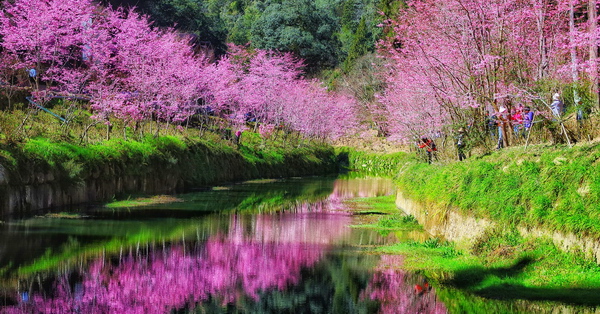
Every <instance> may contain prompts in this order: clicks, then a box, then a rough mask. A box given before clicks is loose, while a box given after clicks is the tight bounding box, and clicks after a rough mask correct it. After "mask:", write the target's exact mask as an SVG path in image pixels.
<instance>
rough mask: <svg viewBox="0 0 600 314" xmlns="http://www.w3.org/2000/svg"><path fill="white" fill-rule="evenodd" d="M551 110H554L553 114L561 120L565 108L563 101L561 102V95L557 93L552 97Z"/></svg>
mask: <svg viewBox="0 0 600 314" xmlns="http://www.w3.org/2000/svg"><path fill="white" fill-rule="evenodd" d="M550 109H552V113H553V114H554V116H555V117H556V118H559V117H560V116H561V115H562V114H563V110H564V107H563V103H562V101H560V95H559V94H558V93H555V94H554V95H553V96H552V103H551V104H550Z"/></svg>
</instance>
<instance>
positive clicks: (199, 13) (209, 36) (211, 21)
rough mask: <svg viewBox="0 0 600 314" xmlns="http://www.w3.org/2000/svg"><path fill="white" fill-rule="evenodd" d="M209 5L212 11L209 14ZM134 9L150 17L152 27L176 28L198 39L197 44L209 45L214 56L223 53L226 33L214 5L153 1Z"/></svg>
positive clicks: (186, 0)
mask: <svg viewBox="0 0 600 314" xmlns="http://www.w3.org/2000/svg"><path fill="white" fill-rule="evenodd" d="M211 4H212V5H213V10H210V9H211V8H210V6H211ZM136 6H137V7H138V10H141V11H142V12H143V13H145V14H148V15H149V16H150V17H151V20H152V21H153V22H154V25H155V26H158V27H173V26H175V27H176V28H177V29H178V30H181V31H182V32H185V33H192V34H195V35H196V36H198V39H197V40H196V43H197V44H201V43H202V42H209V43H210V44H211V46H212V47H213V48H214V49H215V51H216V53H217V54H219V55H220V54H223V53H224V52H225V50H226V45H225V40H226V38H227V31H226V28H225V25H224V23H223V21H222V20H221V17H220V15H219V11H215V9H214V6H215V1H210V2H209V1H197V0H155V1H140V2H138V3H137V4H136Z"/></svg>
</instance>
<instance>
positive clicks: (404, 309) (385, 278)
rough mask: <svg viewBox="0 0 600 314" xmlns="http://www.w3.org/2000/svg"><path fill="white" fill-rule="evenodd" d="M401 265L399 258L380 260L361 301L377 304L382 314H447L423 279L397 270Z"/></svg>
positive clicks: (390, 256)
mask: <svg viewBox="0 0 600 314" xmlns="http://www.w3.org/2000/svg"><path fill="white" fill-rule="evenodd" d="M402 262H403V257H402V256H397V255H384V256H382V257H381V262H380V264H379V266H378V267H377V269H376V271H375V273H374V274H373V277H372V278H371V281H370V282H369V284H368V286H367V289H366V290H365V291H364V292H363V297H368V298H369V299H371V300H376V301H378V302H380V303H381V308H380V312H381V313H424V314H425V313H433V314H438V313H448V310H447V309H446V306H445V305H444V304H443V303H442V302H440V301H439V300H438V298H437V296H436V294H435V289H433V288H432V287H431V286H430V285H429V283H428V282H427V281H426V280H425V279H424V277H422V276H420V275H415V274H411V273H408V272H406V271H403V270H401V269H399V266H401V265H402Z"/></svg>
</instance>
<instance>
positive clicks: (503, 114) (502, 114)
mask: <svg viewBox="0 0 600 314" xmlns="http://www.w3.org/2000/svg"><path fill="white" fill-rule="evenodd" d="M507 114H508V113H507V110H506V107H504V106H500V109H499V110H498V114H497V116H498V117H497V118H498V120H497V123H498V145H497V146H496V149H501V148H502V147H504V125H505V124H506V123H507V122H508V116H507Z"/></svg>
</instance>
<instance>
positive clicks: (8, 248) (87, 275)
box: [0, 179, 391, 313]
mask: <svg viewBox="0 0 600 314" xmlns="http://www.w3.org/2000/svg"><path fill="white" fill-rule="evenodd" d="M256 186H260V187H261V188H262V190H261V189H259V188H256ZM357 186H362V187H369V189H371V192H368V193H362V194H361V195H365V196H376V195H381V194H386V193H391V190H390V188H391V184H388V185H387V186H386V187H384V185H379V184H373V185H368V184H364V183H361V184H358V185H357ZM373 187H375V189H373ZM351 189H352V187H351V185H350V184H337V185H336V184H332V181H331V180H325V181H321V180H320V179H319V180H316V179H311V180H295V181H294V182H290V181H280V182H276V183H269V184H264V185H257V184H249V185H236V186H233V187H231V188H228V189H218V190H215V191H206V192H201V193H192V194H187V195H182V196H181V198H183V199H185V200H186V202H185V203H175V204H171V205H157V206H147V207H145V208H136V209H133V210H132V209H116V210H106V209H97V210H92V211H90V212H87V213H86V214H87V215H88V216H89V217H91V218H90V219H83V220H82V219H79V220H77V219H76V220H71V219H55V218H52V219H49V218H32V219H27V220H13V221H10V222H9V223H8V224H6V225H5V226H2V227H1V228H2V229H1V230H0V232H1V233H2V234H3V235H6V237H3V241H2V244H1V245H2V247H3V249H4V250H3V252H5V253H8V254H1V255H0V261H2V264H1V265H2V266H0V273H3V274H4V276H3V277H4V279H3V281H2V284H1V288H0V293H1V294H0V306H1V305H3V306H4V307H3V308H2V311H3V312H8V313H64V312H80V313H120V312H127V313H162V312H169V311H171V310H182V311H200V312H219V311H236V310H233V309H238V310H240V309H250V310H249V311H250V312H254V311H255V310H256V311H271V312H272V311H275V310H274V309H279V310H281V309H288V310H292V309H295V308H309V309H311V311H312V309H314V310H315V311H317V310H318V311H321V312H332V311H334V312H338V311H348V310H349V311H351V312H357V311H358V312H373V311H377V306H378V304H377V301H376V300H375V299H371V298H361V297H360V295H361V294H360V291H363V290H364V289H365V288H366V286H367V284H368V281H369V278H370V273H371V269H372V267H373V266H374V265H375V263H376V262H377V260H378V257H376V256H361V255H357V254H353V253H351V252H353V250H354V249H353V247H355V246H356V243H357V239H360V241H358V242H360V243H362V244H368V245H375V244H378V243H379V244H380V243H384V241H386V239H385V238H384V237H381V236H380V235H378V234H375V233H372V232H370V231H367V230H360V231H356V230H353V229H351V228H349V227H348V226H349V225H350V224H351V219H352V217H351V215H350V214H349V213H348V212H347V211H344V210H343V206H344V205H343V200H344V199H346V198H347V197H349V196H352V195H355V194H354V193H352V192H351ZM261 191H262V192H261ZM327 191H328V192H327ZM325 192H327V193H325ZM224 198H225V199H226V200H223V199H224ZM211 199H218V201H217V202H215V203H213V206H214V207H210V206H207V205H206V204H205V203H207V202H210V200H211ZM306 199H310V200H311V201H310V202H307V201H306ZM200 204H201V205H200ZM251 204H254V205H251ZM194 208H197V209H194ZM209 208H212V210H209ZM211 212H217V213H214V214H211ZM256 212H259V213H261V212H267V214H256ZM224 213H229V214H224ZM19 239H21V240H23V241H20V242H21V243H18V242H19ZM7 240H8V241H7ZM23 244H26V245H25V246H22V245H23ZM23 247H27V250H26V251H28V252H27V253H26V254H23V255H20V256H19V255H17V254H11V253H20V252H23ZM350 253H351V254H350ZM16 256H17V257H16ZM227 309H229V310H227Z"/></svg>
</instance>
